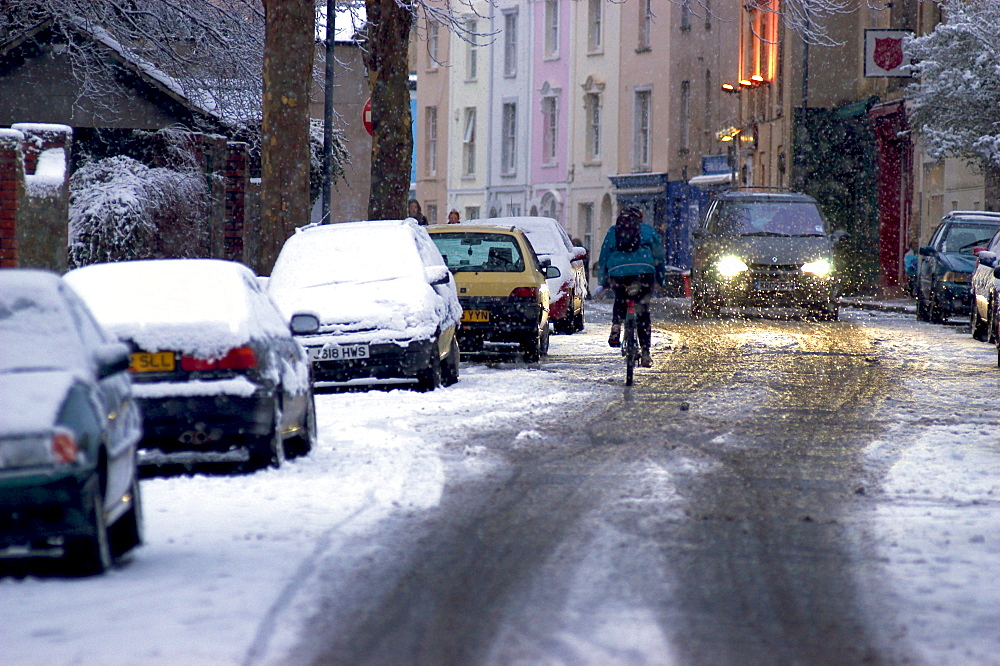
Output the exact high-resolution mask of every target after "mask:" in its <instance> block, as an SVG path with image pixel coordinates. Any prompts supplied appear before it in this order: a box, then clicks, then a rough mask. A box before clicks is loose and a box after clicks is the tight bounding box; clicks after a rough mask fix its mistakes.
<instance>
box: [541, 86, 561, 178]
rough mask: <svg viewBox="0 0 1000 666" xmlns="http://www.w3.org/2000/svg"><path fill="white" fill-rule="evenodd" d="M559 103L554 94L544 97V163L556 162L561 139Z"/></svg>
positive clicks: (552, 163) (549, 164)
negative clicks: (559, 132) (557, 146)
mask: <svg viewBox="0 0 1000 666" xmlns="http://www.w3.org/2000/svg"><path fill="white" fill-rule="evenodd" d="M558 129H559V104H558V98H557V97H555V96H554V95H551V96H548V97H543V98H542V164H543V165H547V166H552V165H554V164H555V163H556V142H557V140H558V139H559V134H558Z"/></svg>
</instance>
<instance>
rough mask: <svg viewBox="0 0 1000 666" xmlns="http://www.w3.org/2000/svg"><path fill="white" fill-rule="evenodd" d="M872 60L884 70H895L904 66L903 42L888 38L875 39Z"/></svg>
mask: <svg viewBox="0 0 1000 666" xmlns="http://www.w3.org/2000/svg"><path fill="white" fill-rule="evenodd" d="M872 60H873V61H875V64H876V65H878V66H879V67H881V68H882V69H884V70H887V71H889V70H893V69H896V68H897V67H899V66H900V65H902V64H903V40H902V39H894V38H892V37H887V38H885V39H878V38H876V39H875V51H874V53H872Z"/></svg>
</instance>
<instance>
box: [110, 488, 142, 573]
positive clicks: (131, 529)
mask: <svg viewBox="0 0 1000 666" xmlns="http://www.w3.org/2000/svg"><path fill="white" fill-rule="evenodd" d="M136 473H137V474H138V472H136ZM129 494H130V495H132V506H130V507H129V509H128V511H126V512H125V514H124V515H123V516H122V517H121V518H119V519H118V522H116V523H115V524H114V525H112V526H111V527H110V528H109V529H108V535H109V538H110V543H111V554H112V555H113V556H114V557H115V558H119V557H121V556H122V555H124V554H125V553H127V552H128V551H130V550H132V549H133V548H135V547H136V546H141V545H142V541H143V527H142V524H143V523H142V495H141V494H140V493H139V479H138V478H136V479H132V487H131V488H129Z"/></svg>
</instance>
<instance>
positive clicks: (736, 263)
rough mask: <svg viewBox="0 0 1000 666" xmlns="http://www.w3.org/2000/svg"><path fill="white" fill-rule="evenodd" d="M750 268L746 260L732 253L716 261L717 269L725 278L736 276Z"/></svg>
mask: <svg viewBox="0 0 1000 666" xmlns="http://www.w3.org/2000/svg"><path fill="white" fill-rule="evenodd" d="M748 268H749V266H747V265H746V262H745V261H743V260H742V259H740V258H739V257H734V256H732V255H730V256H728V257H723V258H722V259H719V260H718V261H717V262H715V270H717V271H719V275H721V276H722V277H724V278H732V277H736V276H737V275H739V274H740V273H742V272H743V271H745V270H747V269H748Z"/></svg>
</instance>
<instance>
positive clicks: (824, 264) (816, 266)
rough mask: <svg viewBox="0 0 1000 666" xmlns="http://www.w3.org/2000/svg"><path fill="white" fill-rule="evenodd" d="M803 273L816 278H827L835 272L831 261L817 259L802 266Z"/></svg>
mask: <svg viewBox="0 0 1000 666" xmlns="http://www.w3.org/2000/svg"><path fill="white" fill-rule="evenodd" d="M802 272H803V273H811V274H813V275H815V276H816V277H826V276H828V275H829V274H830V273H832V272H833V264H831V263H830V260H829V259H817V260H816V261H809V262H806V263H804V264H802Z"/></svg>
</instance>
